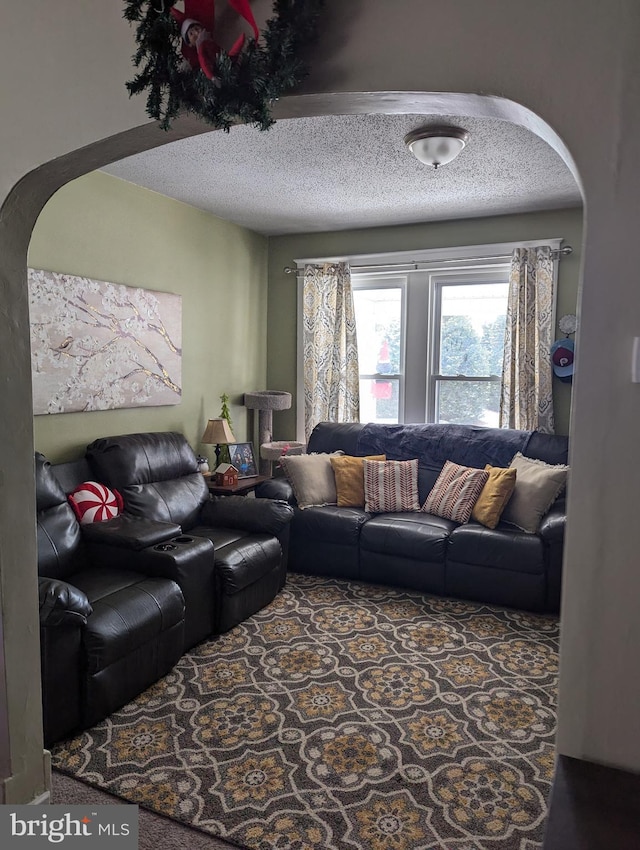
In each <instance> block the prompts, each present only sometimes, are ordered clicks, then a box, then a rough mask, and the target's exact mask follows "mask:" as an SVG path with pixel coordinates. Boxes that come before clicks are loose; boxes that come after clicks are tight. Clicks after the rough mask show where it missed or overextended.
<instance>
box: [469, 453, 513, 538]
mask: <svg viewBox="0 0 640 850" xmlns="http://www.w3.org/2000/svg"><path fill="white" fill-rule="evenodd" d="M485 471H486V472H488V473H489V479H488V481H487V483H486V484H485V485H484V487H483V488H482V492H481V493H480V495H479V496H478V501H477V502H476V503H475V505H474V506H473V510H472V511H471V518H472V519H475V521H476V522H479V523H480V524H481V525H485V526H486V527H487V528H495V527H496V525H497V524H498V522H499V520H500V517H501V516H502V512H503V510H504V509H505V507H506V505H507V502H508V501H509V499H510V498H511V496H512V494H513V490H514V488H515V486H516V470H515V469H510V468H506V469H505V468H503V467H500V466H491V465H490V464H487V465H486V466H485Z"/></svg>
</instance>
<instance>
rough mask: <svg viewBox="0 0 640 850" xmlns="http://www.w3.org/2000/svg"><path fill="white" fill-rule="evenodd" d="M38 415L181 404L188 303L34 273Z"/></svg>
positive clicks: (32, 304)
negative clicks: (184, 317) (184, 322)
mask: <svg viewBox="0 0 640 850" xmlns="http://www.w3.org/2000/svg"><path fill="white" fill-rule="evenodd" d="M29 312H30V321H31V368H32V376H33V412H34V413H36V414H43V413H70V412H72V411H78V410H81V411H90V410H112V409H114V408H117V407H138V406H158V405H163V404H179V403H180V399H181V394H182V296H180V295H174V294H173V293H170V292H154V291H152V290H149V289H137V288H135V287H131V286H123V285H122V284H118V283H109V282H107V281H103V280H92V279H90V278H86V277H78V276H76V275H70V274H59V273H57V272H48V271H42V270H39V269H29Z"/></svg>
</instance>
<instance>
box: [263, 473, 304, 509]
mask: <svg viewBox="0 0 640 850" xmlns="http://www.w3.org/2000/svg"><path fill="white" fill-rule="evenodd" d="M255 493H256V498H258V499H275V500H278V501H283V502H288V503H289V504H290V505H293V507H294V508H295V507H297V505H298V503H297V501H296V497H295V496H294V494H293V487H292V486H291V484H290V483H289V481H288V480H287V479H286V478H284V477H282V478H270V479H269V480H268V481H263V482H262V484H258V486H257V487H256V490H255Z"/></svg>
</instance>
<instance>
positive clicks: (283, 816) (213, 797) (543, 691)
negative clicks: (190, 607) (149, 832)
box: [52, 575, 558, 850]
mask: <svg viewBox="0 0 640 850" xmlns="http://www.w3.org/2000/svg"><path fill="white" fill-rule="evenodd" d="M557 656H558V621H557V618H555V617H546V616H539V615H535V614H528V613H524V612H520V611H514V610H504V609H500V608H495V607H491V606H487V605H482V604H481V603H471V602H463V601H459V600H452V599H443V598H439V597H430V596H424V595H421V594H418V593H415V592H411V591H405V590H401V589H396V588H388V587H380V586H376V585H366V584H360V583H357V582H346V581H341V580H335V579H327V578H317V577H313V576H302V575H290V576H289V578H288V583H287V587H286V589H285V590H284V591H283V592H282V593H281V594H280V595H279V596H278V597H277V599H275V600H274V602H272V603H271V605H269V606H268V607H267V608H265V609H263V610H262V611H260V612H259V613H258V614H256V615H255V616H253V617H251V618H250V619H249V620H247V621H246V622H244V623H243V624H242V625H240V626H238V627H236V628H235V629H233V630H232V631H231V632H228V633H227V634H226V635H223V636H221V637H219V638H216V639H214V640H211V641H206V642H204V643H202V644H200V645H199V646H197V647H195V648H194V649H192V650H191V651H190V652H189V653H187V654H186V655H184V656H183V657H182V659H181V660H180V661H179V662H178V664H177V665H176V667H175V668H174V669H173V670H172V672H171V673H170V674H169V675H168V676H166V677H165V678H164V679H162V680H161V681H160V682H158V683H156V684H155V685H153V686H152V687H151V688H149V689H148V690H147V691H145V692H144V693H143V694H141V695H140V696H139V697H138V698H137V699H136V700H135V701H134V702H131V703H129V704H128V705H126V706H125V707H124V708H122V709H121V710H119V711H117V712H116V713H115V714H113V715H112V716H111V717H109V718H108V719H107V720H105V721H103V722H102V723H100V724H98V725H97V726H95V727H94V728H92V729H90V730H88V731H86V732H84V733H82V734H81V735H79V736H77V737H75V738H73V739H70V740H68V741H65V742H62V743H61V744H59V745H57V746H56V747H54V749H53V753H52V757H53V766H54V768H56V769H57V770H59V771H62V772H63V773H66V774H69V775H70V776H74V777H75V778H76V779H79V780H82V781H83V782H86V783H88V784H89V785H92V786H95V787H97V788H100V789H103V790H104V791H108V792H109V793H111V794H115V795H116V796H118V797H121V798H123V799H125V800H128V801H130V802H134V803H138V804H139V805H140V806H142V807H143V808H146V809H150V810H151V811H154V812H157V813H159V814H162V815H164V816H166V817H169V818H172V819H175V820H177V821H180V822H182V823H185V824H188V825H189V826H191V827H195V828H197V829H199V830H202V831H204V832H207V833H209V834H211V835H215V836H219V837H221V838H223V839H225V840H226V841H228V842H230V843H231V844H235V845H238V846H240V847H246V848H250V849H251V850H327V848H331V850H489V848H490V850H536V848H539V847H541V843H542V837H543V830H544V819H545V815H546V799H547V796H548V793H549V790H550V783H551V778H552V774H553V766H554V747H553V736H554V732H555V714H556V689H557V673H558V670H557Z"/></svg>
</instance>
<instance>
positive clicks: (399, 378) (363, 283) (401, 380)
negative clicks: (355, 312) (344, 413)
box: [351, 272, 408, 423]
mask: <svg viewBox="0 0 640 850" xmlns="http://www.w3.org/2000/svg"><path fill="white" fill-rule="evenodd" d="M407 285H408V280H407V275H406V274H402V273H401V274H395V275H390V274H389V273H386V274H376V273H375V272H374V273H373V274H352V276H351V288H352V290H353V291H354V292H356V291H358V290H359V291H363V290H373V289H399V290H400V371H399V372H397V373H392V374H384V375H383V374H382V373H381V372H373V373H368V372H359V375H358V377H359V380H360V381H363V380H374V381H375V380H381V381H391V382H397V384H398V423H403V422H404V408H405V372H406V348H407V334H406V328H407Z"/></svg>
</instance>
